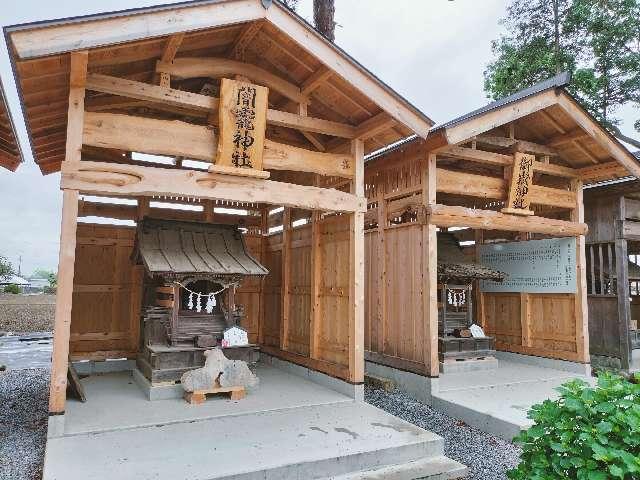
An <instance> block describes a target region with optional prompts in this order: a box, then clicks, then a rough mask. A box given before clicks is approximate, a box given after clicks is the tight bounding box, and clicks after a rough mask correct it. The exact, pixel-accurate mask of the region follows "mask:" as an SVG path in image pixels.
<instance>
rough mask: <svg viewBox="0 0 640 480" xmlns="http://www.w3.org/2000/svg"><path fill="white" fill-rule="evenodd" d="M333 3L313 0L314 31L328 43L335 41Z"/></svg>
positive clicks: (326, 0) (325, 0)
mask: <svg viewBox="0 0 640 480" xmlns="http://www.w3.org/2000/svg"><path fill="white" fill-rule="evenodd" d="M333 2H334V0H313V23H315V26H316V30H318V32H320V33H321V34H322V35H323V36H324V37H325V38H326V39H327V40H329V41H330V42H333V41H334V40H335V29H336V22H334V20H333V15H334V13H335V11H336V9H335V6H334V4H333Z"/></svg>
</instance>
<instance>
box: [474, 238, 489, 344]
mask: <svg viewBox="0 0 640 480" xmlns="http://www.w3.org/2000/svg"><path fill="white" fill-rule="evenodd" d="M473 234H474V238H475V242H476V244H475V249H476V263H481V262H480V247H481V246H482V244H483V243H484V230H480V229H477V228H476V229H475V230H474V231H473ZM477 284H478V288H476V318H475V323H476V324H478V325H480V326H481V327H482V329H483V330H484V331H485V332H486V331H487V318H486V316H485V311H484V293H483V292H482V290H480V281H478V282H477Z"/></svg>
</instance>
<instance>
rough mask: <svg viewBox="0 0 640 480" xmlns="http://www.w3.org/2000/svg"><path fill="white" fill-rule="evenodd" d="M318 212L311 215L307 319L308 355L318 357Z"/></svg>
mask: <svg viewBox="0 0 640 480" xmlns="http://www.w3.org/2000/svg"><path fill="white" fill-rule="evenodd" d="M320 227H321V226H320V212H318V211H314V212H313V214H312V215H311V318H310V319H309V356H310V357H311V358H318V340H319V338H318V337H319V335H320V322H321V321H322V320H321V318H320V282H321V274H322V252H321V247H320V239H321V231H320Z"/></svg>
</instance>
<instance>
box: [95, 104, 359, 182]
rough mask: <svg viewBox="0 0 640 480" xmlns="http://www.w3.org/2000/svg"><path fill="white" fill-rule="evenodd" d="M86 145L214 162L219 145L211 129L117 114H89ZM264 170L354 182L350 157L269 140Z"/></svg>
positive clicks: (265, 153) (266, 147)
mask: <svg viewBox="0 0 640 480" xmlns="http://www.w3.org/2000/svg"><path fill="white" fill-rule="evenodd" d="M83 143H84V144H85V145H91V146H94V147H102V148H111V149H118V150H125V151H130V152H140V153H149V154H155V155H168V156H174V157H187V158H193V159H197V160H203V161H206V162H212V163H213V162H214V161H215V158H216V155H217V141H216V139H215V137H214V133H213V130H212V129H211V128H209V127H205V126H200V125H193V124H190V123H186V122H181V121H179V120H157V119H154V118H145V117H136V116H132V115H122V114H115V113H94V112H86V114H85V125H84V136H83ZM263 168H265V169H268V170H293V171H303V172H311V173H318V174H321V175H330V176H333V175H335V176H339V177H345V178H351V177H352V176H353V175H354V165H353V162H352V161H351V157H350V156H349V155H343V154H332V153H322V152H313V151H310V150H305V149H302V148H297V147H292V146H289V145H285V144H282V143H277V142H272V141H270V140H265V147H264V153H263Z"/></svg>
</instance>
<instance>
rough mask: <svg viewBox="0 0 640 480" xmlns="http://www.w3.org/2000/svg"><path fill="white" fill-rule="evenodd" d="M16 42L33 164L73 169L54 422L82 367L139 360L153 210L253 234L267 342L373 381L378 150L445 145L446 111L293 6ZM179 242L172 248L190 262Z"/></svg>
mask: <svg viewBox="0 0 640 480" xmlns="http://www.w3.org/2000/svg"><path fill="white" fill-rule="evenodd" d="M5 34H6V37H7V39H8V45H9V49H10V54H11V59H12V62H13V67H14V73H15V77H16V79H17V85H18V88H19V91H20V95H21V99H22V108H23V113H24V117H25V120H26V123H27V129H28V132H29V137H30V142H31V147H32V151H33V156H34V158H35V160H36V162H37V164H38V165H39V167H40V169H41V170H42V172H43V173H44V174H49V173H52V172H61V188H62V191H63V210H62V233H61V244H60V261H59V271H58V294H57V303H56V314H55V332H54V350H53V364H52V370H51V395H50V405H49V410H50V413H51V415H59V414H63V413H64V412H65V391H66V387H67V365H68V361H69V359H71V360H79V359H92V360H102V359H112V358H122V357H125V358H130V359H133V358H136V357H137V356H138V355H139V349H140V338H141V328H143V325H142V324H141V310H142V307H143V306H145V305H150V304H151V301H150V300H149V298H148V297H147V294H148V293H149V291H150V290H149V288H150V286H153V285H151V284H150V283H149V282H148V278H149V277H150V276H151V275H150V273H151V274H152V273H153V268H155V267H152V268H150V267H149V265H148V264H147V268H145V265H144V262H142V263H139V262H135V261H134V260H133V259H134V258H135V255H132V254H133V253H134V248H135V241H136V240H135V239H136V228H137V229H138V234H140V224H145V222H147V221H148V220H149V219H160V220H176V221H181V222H199V223H207V224H218V225H225V224H226V225H233V226H235V227H237V229H238V231H241V232H242V233H243V239H242V241H243V244H244V245H245V246H246V249H247V254H248V255H251V257H252V258H254V259H256V261H257V262H259V265H260V266H264V268H265V269H266V270H261V271H260V275H257V276H251V277H247V278H246V279H244V280H243V281H242V282H241V284H240V285H239V286H238V288H237V290H236V291H235V302H236V303H237V304H240V305H242V306H243V307H244V315H243V318H242V320H241V326H242V327H243V328H244V329H245V330H246V331H247V332H248V334H249V341H250V342H251V343H255V344H257V345H259V347H260V349H261V350H262V352H264V353H267V354H270V355H272V356H274V357H277V358H280V359H282V360H285V361H288V362H291V363H294V364H297V365H302V366H304V367H306V368H308V369H310V370H313V371H318V372H323V373H324V374H327V375H329V376H331V377H334V378H338V379H341V380H344V382H346V383H347V384H349V385H356V386H358V385H360V384H361V383H362V382H363V375H364V344H363V340H364V333H363V332H364V301H363V299H364V282H363V278H364V231H363V225H364V214H365V211H366V203H367V200H366V198H365V192H364V161H363V159H364V156H365V155H366V154H368V153H370V152H372V151H375V150H378V149H380V148H382V147H385V146H387V145H389V144H392V143H394V142H397V141H399V140H401V139H403V138H406V137H408V136H410V135H414V134H415V135H418V136H420V137H422V138H426V137H427V134H428V131H429V128H430V127H431V126H432V124H433V122H432V121H431V120H430V119H429V118H428V117H427V116H425V115H424V114H423V113H421V112H420V111H418V110H417V109H416V108H414V107H413V106H411V105H410V104H409V103H408V102H407V101H406V100H404V99H403V98H401V97H400V96H399V95H398V94H396V93H395V92H394V91H393V90H391V89H390V88H389V87H388V86H386V85H385V84H384V83H382V82H381V81H380V80H379V79H377V78H376V77H375V76H373V75H372V74H371V73H370V72H369V71H367V70H366V69H365V68H364V67H362V66H361V65H360V64H358V63H357V62H356V61H355V60H354V59H353V58H351V57H349V56H348V55H346V54H345V53H344V52H343V51H342V50H340V49H339V48H337V47H336V46H335V45H333V44H331V43H330V42H328V41H326V40H325V39H324V38H323V37H322V36H321V35H319V34H318V33H317V32H316V31H315V30H314V29H313V28H311V27H310V26H309V25H308V24H306V23H305V22H304V21H302V20H301V19H300V18H299V17H297V16H296V15H295V14H294V13H292V12H291V11H289V10H288V9H287V8H285V7H284V6H283V5H282V4H280V3H279V2H277V1H274V2H270V1H264V0H263V1H260V0H227V1H210V0H208V1H195V2H187V3H184V4H176V5H167V6H160V7H153V8H145V9H139V10H130V11H126V12H118V13H114V14H104V15H94V16H88V17H78V18H72V19H65V20H59V21H50V22H40V23H35V24H28V25H18V26H13V27H7V28H6V29H5ZM95 217H102V218H108V219H113V220H118V221H120V222H119V223H120V224H114V225H98V224H96V223H93V222H92V219H94V218H95ZM123 221H124V222H123ZM113 223H118V222H115V221H114V222H113ZM122 223H125V225H122ZM136 225H137V227H136ZM173 234H175V230H174V231H173ZM189 238H196V236H195V235H193V236H192V237H189ZM182 241H183V242H184V241H185V240H184V237H183V239H182ZM176 245H177V244H172V243H171V242H169V243H168V244H166V245H165V247H163V248H165V250H166V249H169V250H171V249H173V253H172V254H171V255H169V257H171V258H174V257H173V256H172V255H174V254H176V249H177V248H178V247H176ZM147 246H148V245H147V244H146V242H143V243H142V257H143V258H144V259H147V254H146V253H145V248H146V247H147ZM180 248H185V250H184V251H179V252H178V256H180V255H182V254H183V253H184V254H185V255H186V254H187V253H188V252H187V250H186V247H184V246H183V247H180ZM193 248H194V247H193V244H191V246H190V247H189V249H193ZM198 248H199V247H196V250H189V252H191V253H193V252H196V253H198V252H200V253H202V252H203V251H204V250H198ZM203 248H204V247H203ZM207 248H209V250H211V248H212V246H211V245H207ZM213 248H217V247H213ZM227 248H229V245H227ZM227 253H229V251H228V250H227ZM247 258H248V257H247ZM336 258H340V259H341V261H340V262H336V261H335V259H336ZM203 268H204V267H203ZM207 268H208V267H207ZM256 268H257V267H256ZM260 268H262V267H260ZM265 271H268V274H266V275H265ZM198 273H202V272H201V271H198ZM209 273H212V274H217V273H219V272H216V271H211V272H209ZM262 277H264V279H261V278H262ZM154 288H155V286H154ZM190 288H192V289H193V288H194V287H190ZM155 293H158V292H157V291H155ZM160 293H162V292H160ZM156 300H157V298H156ZM175 301H177V299H174V302H175ZM360 392H361V390H360Z"/></svg>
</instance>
